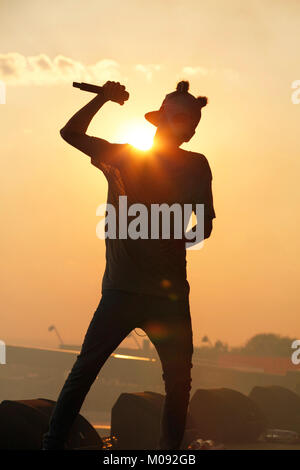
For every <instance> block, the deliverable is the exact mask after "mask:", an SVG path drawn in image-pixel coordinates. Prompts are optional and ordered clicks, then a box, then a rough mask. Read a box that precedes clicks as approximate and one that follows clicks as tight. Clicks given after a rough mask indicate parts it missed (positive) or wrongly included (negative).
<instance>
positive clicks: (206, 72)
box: [182, 66, 240, 82]
mask: <svg viewBox="0 0 300 470" xmlns="http://www.w3.org/2000/svg"><path fill="white" fill-rule="evenodd" d="M182 73H183V74H184V75H191V76H192V75H202V76H213V77H218V76H219V77H224V78H226V79H227V80H228V81H231V82H236V81H238V80H239V78H240V75H239V73H238V71H237V70H234V69H230V68H222V69H208V68H205V67H200V66H197V67H190V66H186V67H183V68H182Z"/></svg>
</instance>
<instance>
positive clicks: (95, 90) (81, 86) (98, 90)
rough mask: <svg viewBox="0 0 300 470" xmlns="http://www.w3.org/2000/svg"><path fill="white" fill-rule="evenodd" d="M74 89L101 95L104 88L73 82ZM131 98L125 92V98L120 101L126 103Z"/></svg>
mask: <svg viewBox="0 0 300 470" xmlns="http://www.w3.org/2000/svg"><path fill="white" fill-rule="evenodd" d="M73 87H75V88H79V89H80V90H84V91H90V92H92V93H97V94H101V92H102V88H103V87H102V86H97V85H91V84H90V83H84V82H81V83H79V82H73ZM128 98H129V93H128V91H126V90H124V92H123V96H122V97H121V98H120V101H126V100H128Z"/></svg>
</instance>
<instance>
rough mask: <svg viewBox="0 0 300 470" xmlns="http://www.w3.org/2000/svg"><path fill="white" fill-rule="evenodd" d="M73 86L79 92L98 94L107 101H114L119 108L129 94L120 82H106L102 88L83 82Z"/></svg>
mask: <svg viewBox="0 0 300 470" xmlns="http://www.w3.org/2000/svg"><path fill="white" fill-rule="evenodd" d="M73 86H74V87H76V88H80V90H84V91H90V92H92V93H97V94H100V95H102V96H104V97H105V98H106V99H107V101H115V102H116V103H119V104H120V105H121V106H122V105H123V104H124V101H126V100H128V98H129V93H128V92H127V91H126V90H125V86H124V85H121V84H120V82H112V81H107V82H106V83H105V84H104V85H103V86H97V85H91V84H89V83H84V82H81V83H78V82H73Z"/></svg>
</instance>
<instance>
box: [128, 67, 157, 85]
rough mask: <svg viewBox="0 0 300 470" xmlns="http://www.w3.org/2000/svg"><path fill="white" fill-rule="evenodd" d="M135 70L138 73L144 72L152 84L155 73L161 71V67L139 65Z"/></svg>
mask: <svg viewBox="0 0 300 470" xmlns="http://www.w3.org/2000/svg"><path fill="white" fill-rule="evenodd" d="M134 69H135V70H137V71H138V72H142V73H144V74H145V76H146V79H147V80H148V81H149V82H150V81H151V80H152V77H153V72H155V71H159V70H161V65H159V64H149V65H143V64H137V65H136V66H135V67H134Z"/></svg>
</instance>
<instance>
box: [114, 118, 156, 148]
mask: <svg viewBox="0 0 300 470" xmlns="http://www.w3.org/2000/svg"><path fill="white" fill-rule="evenodd" d="M155 130H156V129H151V127H149V126H148V124H147V123H142V122H135V121H132V122H129V123H127V124H126V126H125V127H124V128H123V129H122V130H121V131H120V134H119V138H120V139H121V140H123V141H126V142H127V143H128V144H130V145H132V146H133V147H135V148H137V149H140V150H149V149H150V148H151V147H152V145H153V137H154V134H155Z"/></svg>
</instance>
